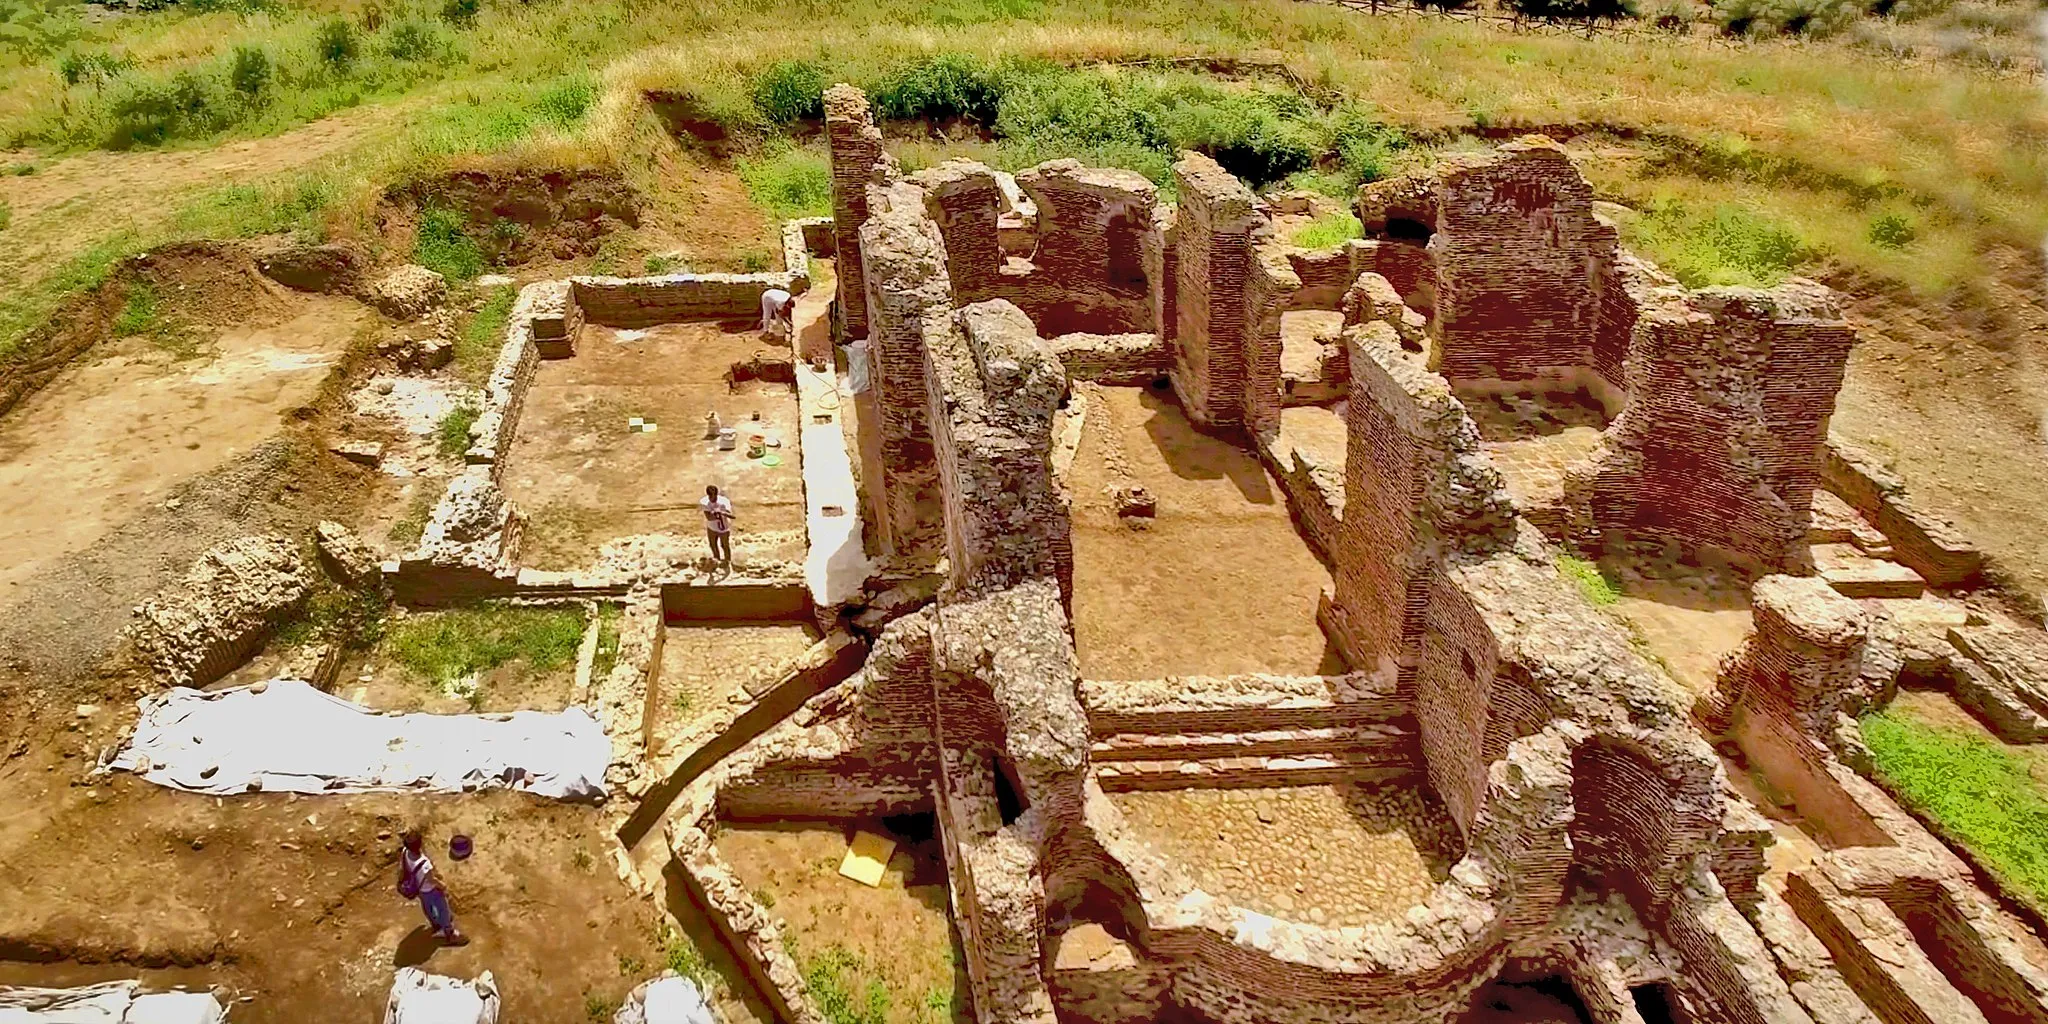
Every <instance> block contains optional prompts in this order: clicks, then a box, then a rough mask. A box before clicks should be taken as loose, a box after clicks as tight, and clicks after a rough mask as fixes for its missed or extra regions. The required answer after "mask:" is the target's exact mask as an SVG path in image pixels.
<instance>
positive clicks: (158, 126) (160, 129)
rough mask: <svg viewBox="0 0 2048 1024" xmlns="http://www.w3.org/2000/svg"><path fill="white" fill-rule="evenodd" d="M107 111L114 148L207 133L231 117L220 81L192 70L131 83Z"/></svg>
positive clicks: (147, 144)
mask: <svg viewBox="0 0 2048 1024" xmlns="http://www.w3.org/2000/svg"><path fill="white" fill-rule="evenodd" d="M108 113H109V115H110V116H111V119H112V123H113V132H112V136H111V138H110V139H109V143H110V144H111V145H112V146H113V147H114V148H115V149H125V148H128V147H130V146H154V145H160V144H162V143H164V142H166V141H168V140H170V139H173V138H177V137H181V136H198V135H205V134H208V133H209V132H212V131H214V130H215V129H216V128H218V127H219V126H221V125H223V124H225V123H227V122H228V121H229V120H230V119H231V117H232V113H231V112H230V111H229V110H227V109H226V105H225V104H224V103H223V102H222V96H221V91H220V83H219V82H218V81H216V80H215V79H212V78H208V77H206V76H205V75H202V74H200V73H198V72H196V71H190V70H187V71H180V72H178V73H177V74H175V75H172V76H171V78H170V80H169V81H143V82H135V83H132V84H130V85H129V86H127V87H126V88H125V89H124V90H123V91H122V92H121V93H120V94H119V95H117V96H115V97H114V99H113V100H112V101H111V102H110V103H109V104H108Z"/></svg>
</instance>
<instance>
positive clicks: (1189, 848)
mask: <svg viewBox="0 0 2048 1024" xmlns="http://www.w3.org/2000/svg"><path fill="white" fill-rule="evenodd" d="M1111 799H1112V800H1114V801H1115V803H1116V805H1117V807H1118V809H1120V810H1121V811H1122V812H1123V814H1124V817H1125V819H1126V820H1128V821H1129V823H1130V824H1131V826H1132V827H1133V829H1134V830H1135V831H1136V833H1137V834H1138V836H1139V837H1141V838H1143V839H1145V840H1146V841H1147V842H1149V843H1151V844H1152V846H1153V847H1154V848H1155V849H1158V850H1159V851H1160V852H1161V853H1164V854H1165V855H1167V856H1168V857H1171V858H1172V859H1174V860H1175V861H1178V862H1179V864H1180V866H1181V867H1182V868H1183V869H1184V870H1186V871H1188V872H1189V873H1190V874H1191V875H1192V876H1193V878H1194V879H1195V882H1196V884H1198V885H1200V886H1201V887H1202V888H1204V889H1206V890H1208V891H1209V892H1211V893H1214V894H1216V895H1218V896H1221V897H1224V898H1226V899H1228V900H1230V901H1231V902H1233V903H1236V904H1238V905H1240V906H1243V907H1245V908H1247V909H1250V910H1256V911H1260V912H1262V913H1266V914H1271V915H1274V916H1276V917H1284V918H1289V919H1292V920H1299V921H1308V922H1310V923H1313V924H1325V925H1331V926H1336V927H1344V926H1354V925H1367V924H1373V923H1377V922H1383V921H1389V920H1393V919H1395V918H1398V917H1400V916H1401V915H1402V914H1403V913H1405V912H1407V910H1408V908H1410V907H1413V906H1415V905H1417V904H1419V903H1421V902H1422V901H1423V900H1424V899H1425V898H1426V897H1427V896H1428V895H1429V892H1430V890H1431V888H1433V887H1434V886H1435V885H1436V883H1437V881H1438V880H1440V879H1441V878H1443V877H1444V875H1445V873H1446V872H1447V871H1448V870H1449V869H1450V865H1451V863H1452V862H1453V860H1454V857H1455V854H1456V851H1455V849H1454V844H1455V839H1454V838H1453V832H1452V826H1451V823H1450V821H1449V819H1448V818H1446V817H1445V815H1444V812H1443V809H1442V807H1441V805H1439V804H1438V803H1437V802H1436V801H1435V800H1434V799H1433V798H1431V797H1429V796H1428V795H1426V794H1425V793H1423V792H1422V791H1420V790H1417V789H1415V788H1413V787H1412V786H1404V785H1400V784H1396V785H1390V786H1384V787H1377V786H1354V785H1343V786H1295V787H1288V788H1284V789H1189V790H1174V791H1168V792H1135V793H1118V794H1115V795H1113V796H1112V797H1111Z"/></svg>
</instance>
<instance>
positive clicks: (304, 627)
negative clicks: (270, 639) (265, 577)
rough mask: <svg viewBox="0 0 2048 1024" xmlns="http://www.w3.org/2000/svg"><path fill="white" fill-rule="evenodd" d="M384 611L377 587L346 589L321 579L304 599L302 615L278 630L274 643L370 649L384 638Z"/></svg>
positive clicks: (323, 577)
mask: <svg viewBox="0 0 2048 1024" xmlns="http://www.w3.org/2000/svg"><path fill="white" fill-rule="evenodd" d="M386 610H387V605H386V603H385V601H384V595H383V594H382V593H380V592H379V591H378V590H377V588H375V587H366V588H363V589H361V590H349V589H346V588H344V587H341V586H338V585H336V584H334V583H332V582H328V581H327V580H326V577H325V576H322V577H321V582H320V583H319V584H318V585H317V586H316V587H315V589H314V591H313V595H312V596H311V597H310V598H308V599H307V600H306V607H305V610H304V612H303V613H301V614H300V615H299V617H298V618H296V619H293V620H292V621H291V622H289V623H286V624H285V625H284V627H283V628H281V629H279V630H278V632H277V642H278V644H279V645H280V646H283V647H303V646H305V645H306V644H311V643H331V644H339V645H341V646H343V647H348V648H351V649H361V648H366V647H370V646H372V645H374V644H376V643H377V642H378V641H379V640H382V639H383V638H384V625H385V618H384V615H385V611H386Z"/></svg>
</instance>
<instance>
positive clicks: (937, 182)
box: [909, 160, 1003, 305]
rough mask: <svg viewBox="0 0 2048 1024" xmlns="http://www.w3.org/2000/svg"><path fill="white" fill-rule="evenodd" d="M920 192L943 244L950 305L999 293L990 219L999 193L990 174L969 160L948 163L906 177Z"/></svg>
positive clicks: (999, 256)
mask: <svg viewBox="0 0 2048 1024" xmlns="http://www.w3.org/2000/svg"><path fill="white" fill-rule="evenodd" d="M909 180H910V181H911V182H913V183H915V184H916V185H918V186H919V187H920V188H923V189H924V190H925V211H926V212H927V213H928V214H930V215H931V218H932V221H933V222H934V223H936V224H938V226H939V234H940V235H941V236H943V237H944V238H945V240H946V275H947V276H948V277H949V278H951V279H952V282H953V302H954V304H955V305H966V304H967V303H970V302H980V301H981V300H983V299H991V298H995V297H997V296H998V295H999V294H1001V280H1000V278H1001V272H1002V269H1003V251H1002V247H1001V245H1000V244H999V243H998V241H997V233H996V219H997V217H998V216H999V215H1000V214H1001V212H1002V205H1003V189H1002V185H1001V184H1000V183H998V182H997V180H996V172H994V171H992V170H990V169H989V168H987V167H985V166H983V165H981V164H978V163H975V162H973V161H971V160H948V161H946V162H945V163H943V164H940V165H939V166H937V167H934V168H932V169H930V170H928V171H921V172H919V173H917V174H914V175H911V176H910V179H909Z"/></svg>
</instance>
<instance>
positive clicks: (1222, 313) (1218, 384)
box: [1172, 153, 1278, 427]
mask: <svg viewBox="0 0 2048 1024" xmlns="http://www.w3.org/2000/svg"><path fill="white" fill-rule="evenodd" d="M1173 176H1174V181H1175V183H1176V184H1177V185H1178V186H1179V189H1180V209H1179V212H1178V213H1177V215H1176V219H1175V229H1176V230H1177V231H1178V232H1179V244H1178V247H1177V261H1176V269H1177V276H1178V283H1177V285H1176V289H1175V291H1176V294H1177V295H1178V297H1179V302H1178V304H1177V307H1176V314H1177V315H1176V324H1175V327H1174V353H1175V358H1174V369H1173V374H1172V377H1173V387H1174V392H1175V393H1176V394H1177V395H1179V397H1180V402H1181V407H1182V408H1184V409H1186V410H1187V414H1188V418H1189V419H1191V420H1193V421H1194V422H1196V423H1198V424H1201V425H1203V426H1214V427H1236V426H1241V425H1243V422H1244V409H1245V392H1246V388H1247V387H1249V386H1250V385H1249V383H1248V380H1247V378H1248V376H1249V374H1250V368H1249V367H1248V366H1247V359H1246V353H1245V347H1246V334H1247V333H1248V331H1249V330H1250V328H1249V327H1248V325H1247V324H1246V323H1245V316H1246V313H1247V308H1246V302H1245V287H1246V283H1245V282H1246V278H1247V277H1248V276H1249V275H1250V273H1251V261H1252V252H1251V232H1252V229H1253V228H1254V227H1256V226H1257V224H1258V223H1259V221H1260V219H1261V218H1260V217H1259V215H1258V214H1257V213H1256V212H1255V210H1254V208H1253V197H1252V192H1251V190H1250V189H1248V188H1246V187H1245V186H1244V183H1243V182H1240V181H1238V180H1237V179H1236V178H1234V177H1232V176H1231V175H1230V173H1229V172H1227V171H1225V170H1224V169H1223V168H1222V167H1220V166H1218V165H1217V164H1216V162H1215V161H1214V160H1211V159H1209V158H1208V157H1205V156H1202V155H1200V154H1195V153H1189V154H1185V155H1183V156H1182V157H1181V160H1180V162H1179V163H1177V164H1175V165H1174V166H1173ZM1274 386H1275V387H1276V388H1277V387H1278V377H1277V363H1276V376H1275V381H1274Z"/></svg>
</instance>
